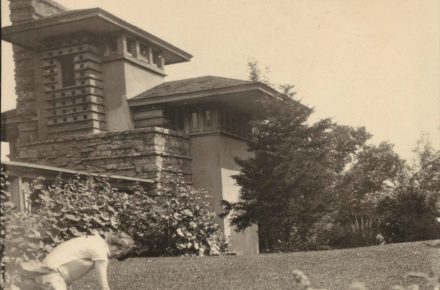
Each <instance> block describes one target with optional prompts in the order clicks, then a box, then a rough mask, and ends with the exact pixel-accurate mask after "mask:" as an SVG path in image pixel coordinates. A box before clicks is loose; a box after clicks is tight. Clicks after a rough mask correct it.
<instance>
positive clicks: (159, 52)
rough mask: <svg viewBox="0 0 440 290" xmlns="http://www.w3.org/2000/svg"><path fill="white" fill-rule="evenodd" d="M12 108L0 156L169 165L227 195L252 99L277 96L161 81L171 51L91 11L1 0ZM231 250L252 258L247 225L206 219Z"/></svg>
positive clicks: (254, 86) (47, 162) (107, 168)
mask: <svg viewBox="0 0 440 290" xmlns="http://www.w3.org/2000/svg"><path fill="white" fill-rule="evenodd" d="M10 8H11V21H12V25H11V26H9V27H4V28H2V38H3V40H5V41H8V42H11V43H12V44H13V50H14V61H15V76H16V94H17V107H16V109H14V110H11V111H8V112H5V113H3V114H2V130H1V133H2V141H8V142H9V144H10V154H11V155H10V158H11V160H12V161H14V162H26V163H31V164H35V165H39V166H51V168H52V167H57V168H63V169H68V170H80V171H92V172H96V173H105V174H113V175H117V176H126V177H132V178H143V179H154V178H157V177H158V176H159V173H160V171H161V170H162V169H164V168H173V169H177V170H181V171H183V172H184V174H185V175H186V176H187V178H188V179H189V180H191V181H192V183H193V185H194V186H196V187H199V188H204V189H206V190H208V191H209V193H210V194H211V195H212V196H213V202H212V210H213V211H214V212H215V213H217V214H220V213H221V211H222V208H221V206H220V201H221V200H228V201H237V200H238V198H239V190H240V189H239V187H238V186H237V185H236V184H235V181H234V179H233V178H232V176H233V175H234V174H237V173H238V172H239V167H238V166H237V164H236V163H235V161H234V158H235V157H240V158H246V157H249V156H250V155H249V152H248V151H247V141H248V138H247V137H248V134H249V131H250V128H249V121H250V120H252V119H254V118H261V117H264V110H263V108H262V105H261V104H260V102H259V100H261V99H271V100H274V101H277V100H283V99H284V96H283V95H281V94H280V93H278V92H277V91H275V90H273V89H272V88H270V87H268V86H266V85H264V84H262V83H259V82H251V81H246V80H237V79H230V78H224V77H216V76H203V77H197V78H189V79H184V80H179V81H171V82H166V81H165V76H166V73H165V71H166V66H167V65H172V64H178V63H183V62H187V61H190V59H191V58H192V56H191V55H190V54H189V53H187V52H185V51H183V50H182V49H180V48H177V47H175V46H174V45H172V44H170V43H168V42H166V41H164V40H162V39H160V38H158V37H156V36H154V35H152V34H150V33H148V32H146V31H144V30H142V29H141V28H139V27H135V26H133V25H131V24H129V23H127V22H126V21H124V20H122V19H120V18H118V17H116V16H114V15H112V14H110V13H108V12H106V11H105V10H102V9H100V8H93V9H84V10H72V11H69V10H67V9H65V8H64V7H62V6H60V5H59V4H57V3H55V2H53V1H51V0H10ZM217 221H218V223H219V224H220V226H221V227H222V229H223V231H224V233H225V235H226V237H227V239H228V242H229V247H230V248H229V251H231V252H234V253H237V254H256V253H258V234H257V227H256V226H255V227H251V228H249V229H247V230H246V231H245V232H235V231H234V230H233V229H232V228H231V226H230V225H229V222H228V219H227V218H224V219H222V218H217Z"/></svg>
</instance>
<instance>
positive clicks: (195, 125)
mask: <svg viewBox="0 0 440 290" xmlns="http://www.w3.org/2000/svg"><path fill="white" fill-rule="evenodd" d="M198 130H199V116H198V114H197V111H194V112H192V113H191V131H198Z"/></svg>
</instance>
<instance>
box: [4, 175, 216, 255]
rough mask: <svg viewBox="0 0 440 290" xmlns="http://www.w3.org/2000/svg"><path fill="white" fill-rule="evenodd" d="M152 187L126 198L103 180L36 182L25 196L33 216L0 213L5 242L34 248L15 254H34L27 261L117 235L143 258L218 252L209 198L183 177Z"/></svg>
mask: <svg viewBox="0 0 440 290" xmlns="http://www.w3.org/2000/svg"><path fill="white" fill-rule="evenodd" d="M2 178H3V179H4V182H5V184H4V186H3V184H2V201H3V199H4V200H5V201H9V198H10V196H9V193H7V192H6V190H4V189H5V188H6V176H4V177H2ZM3 179H2V180H3ZM2 182H3V181H2ZM156 185H157V187H156V188H155V189H154V190H149V191H147V190H146V189H145V188H142V187H140V186H139V185H137V186H135V187H134V188H133V189H132V190H130V191H129V192H131V194H127V193H123V192H119V191H118V190H117V189H115V188H113V187H112V186H111V184H110V183H109V182H108V180H107V179H106V178H104V177H92V176H89V177H86V178H85V179H81V178H80V177H79V176H77V177H75V178H73V179H70V180H62V179H61V178H58V179H57V180H56V182H55V183H53V184H49V185H48V184H47V183H46V182H45V180H44V179H42V178H38V179H36V180H35V181H34V182H32V183H31V184H30V185H29V188H28V192H27V196H29V197H30V201H31V212H29V213H18V212H17V213H12V210H9V209H8V210H6V209H5V210H2V213H3V214H4V215H2V225H3V224H5V225H6V231H7V232H8V235H7V236H6V237H5V238H6V239H7V240H8V241H15V240H16V239H15V237H19V236H24V237H26V238H28V240H26V247H33V248H30V249H29V251H28V250H25V249H24V248H20V249H21V250H17V251H16V253H22V254H23V255H24V253H28V252H32V250H35V251H36V252H38V254H35V255H29V259H38V258H41V257H42V256H44V254H46V253H47V252H49V251H50V250H51V249H52V248H53V247H55V246H56V245H58V244H59V243H61V242H63V241H65V240H68V239H71V238H73V237H76V236H81V235H86V234H92V233H96V232H99V233H104V232H107V231H116V230H118V231H121V230H122V231H127V232H128V233H130V234H131V235H132V236H133V238H134V240H135V243H136V244H135V251H136V253H135V254H137V255H141V256H146V255H148V256H162V255H168V256H175V255H210V254H217V253H220V251H221V250H222V246H223V236H222V233H221V231H220V229H219V226H218V225H217V224H216V223H214V220H213V215H212V213H210V212H209V204H208V203H207V202H206V200H205V199H206V198H207V194H206V193H205V192H204V191H200V190H196V189H195V188H194V187H192V186H190V185H188V184H187V183H186V182H185V181H184V180H183V175H182V174H177V175H171V174H163V177H162V178H161V180H160V181H158V182H157V184H156ZM2 206H5V207H6V206H9V207H11V208H12V203H10V202H2ZM2 209H3V208H2ZM4 216H5V217H4ZM3 218H5V223H3ZM2 229H3V228H2ZM28 232H29V233H28ZM3 233H4V231H3V232H2V235H3ZM27 235H28V236H27ZM5 238H4V237H2V241H4V240H5ZM16 241H17V245H15V246H14V247H24V246H25V245H24V244H23V243H24V242H25V240H23V239H21V240H20V239H18V240H16ZM3 244H4V243H2V251H3V249H4V247H3ZM37 245H38V247H37ZM40 248H41V249H40ZM11 249H12V248H11ZM40 250H41V253H40V252H39V251H40ZM8 255H9V254H8Z"/></svg>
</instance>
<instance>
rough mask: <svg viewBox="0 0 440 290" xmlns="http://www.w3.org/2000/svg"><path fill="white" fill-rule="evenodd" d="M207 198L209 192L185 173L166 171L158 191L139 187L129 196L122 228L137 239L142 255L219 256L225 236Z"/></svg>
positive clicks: (123, 214)
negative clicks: (214, 218) (187, 178)
mask: <svg viewBox="0 0 440 290" xmlns="http://www.w3.org/2000/svg"><path fill="white" fill-rule="evenodd" d="M169 172H175V171H169ZM207 198H209V196H208V195H207V193H206V192H204V191H202V190H197V189H195V188H194V187H192V186H190V185H188V184H187V183H186V182H185V180H184V177H183V175H182V173H173V174H169V173H167V171H163V173H162V177H161V179H160V180H159V181H158V183H157V188H156V189H155V190H153V191H150V192H145V191H144V190H143V189H142V188H137V189H136V190H135V191H134V193H133V194H132V195H130V196H129V197H128V199H127V200H126V202H125V204H124V210H123V211H122V212H121V215H120V220H121V227H122V228H123V229H124V230H126V231H127V232H129V233H130V234H131V235H132V236H133V238H134V239H135V243H136V245H137V247H136V252H137V254H138V255H144V256H145V255H149V256H162V255H170V256H176V255H210V254H219V253H220V252H221V250H222V248H223V246H224V245H223V237H222V233H221V231H220V228H219V226H218V225H217V224H216V223H214V220H213V217H214V216H213V215H212V213H210V212H209V210H208V209H209V204H208V202H207V201H206V199H207Z"/></svg>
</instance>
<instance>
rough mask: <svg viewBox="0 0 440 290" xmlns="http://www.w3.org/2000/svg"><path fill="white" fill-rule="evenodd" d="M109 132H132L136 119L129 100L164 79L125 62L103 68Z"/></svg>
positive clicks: (105, 64) (115, 61)
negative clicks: (133, 116) (133, 117)
mask: <svg viewBox="0 0 440 290" xmlns="http://www.w3.org/2000/svg"><path fill="white" fill-rule="evenodd" d="M102 68H103V69H102V70H103V84H104V99H105V115H106V117H105V118H106V125H107V131H121V130H131V129H133V128H134V123H133V119H132V116H131V113H130V107H129V105H128V102H127V99H128V98H130V97H134V96H136V95H138V94H140V93H142V92H144V91H146V90H148V89H151V88H152V87H154V86H156V85H158V84H160V83H162V82H163V76H162V75H160V74H157V73H154V72H151V71H149V70H146V69H145V68H143V67H141V66H139V65H135V64H132V63H131V62H129V61H127V60H125V59H119V60H114V61H111V62H110V61H109V62H105V63H104V64H103V66H102Z"/></svg>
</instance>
